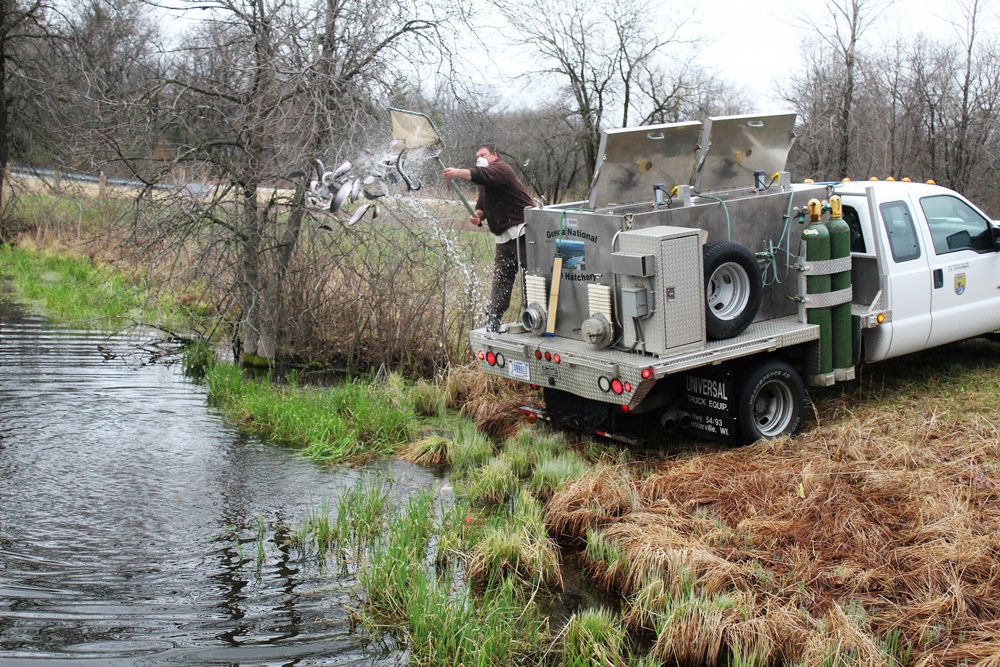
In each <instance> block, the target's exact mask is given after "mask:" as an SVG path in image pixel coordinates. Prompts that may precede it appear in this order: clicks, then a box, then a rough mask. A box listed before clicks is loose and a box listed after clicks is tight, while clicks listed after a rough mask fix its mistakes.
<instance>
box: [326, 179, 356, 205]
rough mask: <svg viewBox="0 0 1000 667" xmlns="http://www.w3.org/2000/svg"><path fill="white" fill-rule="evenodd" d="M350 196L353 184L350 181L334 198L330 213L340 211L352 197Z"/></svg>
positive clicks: (341, 187)
mask: <svg viewBox="0 0 1000 667" xmlns="http://www.w3.org/2000/svg"><path fill="white" fill-rule="evenodd" d="M350 194H351V182H350V181H348V182H347V183H344V184H343V185H341V186H340V189H339V190H337V194H336V195H335V196H334V197H333V201H331V202H330V212H331V213H336V212H337V211H339V210H340V207H341V206H343V205H344V202H345V201H347V197H348V196H350Z"/></svg>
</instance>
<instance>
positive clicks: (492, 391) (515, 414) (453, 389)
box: [444, 362, 541, 441]
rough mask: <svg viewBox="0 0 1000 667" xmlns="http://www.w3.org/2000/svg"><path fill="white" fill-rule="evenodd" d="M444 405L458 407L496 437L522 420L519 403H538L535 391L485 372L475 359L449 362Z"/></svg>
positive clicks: (501, 437)
mask: <svg viewBox="0 0 1000 667" xmlns="http://www.w3.org/2000/svg"><path fill="white" fill-rule="evenodd" d="M444 385H445V391H446V393H447V395H448V407H451V408H456V409H459V410H461V412H462V414H463V415H465V416H467V417H469V418H470V419H472V420H473V421H474V422H475V423H476V426H478V427H479V429H480V430H481V431H483V432H484V433H487V434H489V435H490V436H491V437H493V438H495V439H496V440H498V441H499V440H505V439H507V438H510V437H512V436H513V435H514V434H515V433H517V431H518V429H519V428H520V427H521V426H522V425H523V424H524V422H525V420H524V415H523V414H522V413H520V412H519V411H518V408H520V407H521V406H522V405H530V406H533V407H539V406H540V405H541V399H540V396H539V394H538V392H537V391H535V390H531V389H528V388H527V386H526V385H524V384H521V383H519V382H514V381H512V380H505V379H503V378H500V377H497V376H495V375H487V374H486V373H484V372H482V371H481V370H480V368H479V363H478V362H470V363H469V364H466V365H464V366H452V367H451V368H449V369H448V374H447V377H446V378H445V382H444Z"/></svg>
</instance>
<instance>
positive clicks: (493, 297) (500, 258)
mask: <svg viewBox="0 0 1000 667" xmlns="http://www.w3.org/2000/svg"><path fill="white" fill-rule="evenodd" d="M496 245H497V249H496V254H495V255H494V256H493V290H492V293H491V294H490V303H489V305H487V306H486V328H487V329H489V330H490V331H496V330H497V329H499V327H500V319H501V318H502V317H503V314H504V313H505V312H507V308H509V307H510V293H511V291H512V290H513V289H514V278H516V277H517V268H518V266H517V262H518V255H520V258H521V266H524V265H525V264H526V263H527V253H526V246H525V244H524V236H520V237H518V238H516V239H514V240H512V241H507V242H506V243H497V244H496Z"/></svg>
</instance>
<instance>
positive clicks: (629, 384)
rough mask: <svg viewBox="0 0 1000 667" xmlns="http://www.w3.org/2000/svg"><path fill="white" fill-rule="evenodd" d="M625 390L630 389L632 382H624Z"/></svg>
mask: <svg viewBox="0 0 1000 667" xmlns="http://www.w3.org/2000/svg"><path fill="white" fill-rule="evenodd" d="M625 391H632V383H631V382H626V383H625Z"/></svg>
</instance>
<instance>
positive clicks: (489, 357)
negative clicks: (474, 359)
mask: <svg viewBox="0 0 1000 667" xmlns="http://www.w3.org/2000/svg"><path fill="white" fill-rule="evenodd" d="M486 363H488V364H489V365H490V366H496V365H497V355H495V354H493V353H492V352H487V353H486Z"/></svg>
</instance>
